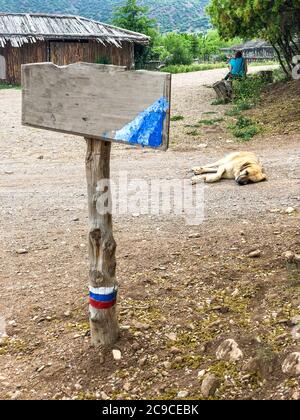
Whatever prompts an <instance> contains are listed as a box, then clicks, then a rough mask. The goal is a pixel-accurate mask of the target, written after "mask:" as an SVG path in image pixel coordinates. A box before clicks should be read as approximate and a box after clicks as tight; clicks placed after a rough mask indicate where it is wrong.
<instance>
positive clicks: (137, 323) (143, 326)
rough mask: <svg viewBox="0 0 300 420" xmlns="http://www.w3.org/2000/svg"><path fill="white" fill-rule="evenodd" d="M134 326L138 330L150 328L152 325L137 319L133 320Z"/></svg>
mask: <svg viewBox="0 0 300 420" xmlns="http://www.w3.org/2000/svg"><path fill="white" fill-rule="evenodd" d="M133 327H134V328H136V329H137V330H149V328H150V325H148V324H143V323H142V322H138V321H135V322H133Z"/></svg>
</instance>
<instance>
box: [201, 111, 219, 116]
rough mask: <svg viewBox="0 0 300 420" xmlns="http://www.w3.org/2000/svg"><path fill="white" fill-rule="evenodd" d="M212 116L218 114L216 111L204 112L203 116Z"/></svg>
mask: <svg viewBox="0 0 300 420" xmlns="http://www.w3.org/2000/svg"><path fill="white" fill-rule="evenodd" d="M212 114H216V112H215V111H207V112H203V115H212Z"/></svg>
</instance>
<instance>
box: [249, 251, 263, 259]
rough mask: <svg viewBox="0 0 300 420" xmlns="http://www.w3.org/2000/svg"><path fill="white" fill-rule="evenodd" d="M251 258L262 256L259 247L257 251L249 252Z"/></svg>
mask: <svg viewBox="0 0 300 420" xmlns="http://www.w3.org/2000/svg"><path fill="white" fill-rule="evenodd" d="M248 257H249V258H259V257H261V251H260V250H259V249H256V250H255V251H252V252H250V253H249V254H248Z"/></svg>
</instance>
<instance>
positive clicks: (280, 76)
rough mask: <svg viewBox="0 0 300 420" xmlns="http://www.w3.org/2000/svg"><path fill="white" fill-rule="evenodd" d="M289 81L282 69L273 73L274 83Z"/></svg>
mask: <svg viewBox="0 0 300 420" xmlns="http://www.w3.org/2000/svg"><path fill="white" fill-rule="evenodd" d="M287 80H288V78H287V75H286V74H285V72H284V71H283V70H282V68H281V67H280V68H279V69H276V70H274V71H273V81H274V83H279V82H286V81H287Z"/></svg>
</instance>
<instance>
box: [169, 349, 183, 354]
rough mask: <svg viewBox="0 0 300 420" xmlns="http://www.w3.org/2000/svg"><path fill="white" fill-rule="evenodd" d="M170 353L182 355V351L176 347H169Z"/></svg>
mask: <svg viewBox="0 0 300 420" xmlns="http://www.w3.org/2000/svg"><path fill="white" fill-rule="evenodd" d="M170 352H171V353H172V354H180V353H182V350H180V349H179V348H178V347H171V349H170Z"/></svg>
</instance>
